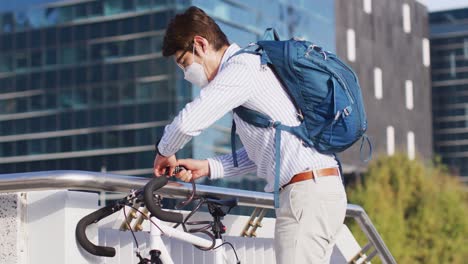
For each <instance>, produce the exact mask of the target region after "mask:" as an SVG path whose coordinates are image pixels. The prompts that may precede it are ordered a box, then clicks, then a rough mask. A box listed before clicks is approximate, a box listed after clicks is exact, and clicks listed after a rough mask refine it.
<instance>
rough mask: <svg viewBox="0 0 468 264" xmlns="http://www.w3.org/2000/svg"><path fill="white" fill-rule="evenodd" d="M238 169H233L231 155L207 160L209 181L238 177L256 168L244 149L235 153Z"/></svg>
mask: <svg viewBox="0 0 468 264" xmlns="http://www.w3.org/2000/svg"><path fill="white" fill-rule="evenodd" d="M236 154H237V162H238V165H239V166H238V167H234V163H233V157H232V155H231V154H228V155H223V156H218V157H215V158H209V159H208V163H209V165H210V179H219V178H223V177H231V176H240V175H245V174H247V173H251V172H255V171H256V170H257V166H256V165H255V163H254V162H253V161H252V160H250V159H249V156H248V155H247V152H246V150H245V148H241V149H239V150H237V151H236Z"/></svg>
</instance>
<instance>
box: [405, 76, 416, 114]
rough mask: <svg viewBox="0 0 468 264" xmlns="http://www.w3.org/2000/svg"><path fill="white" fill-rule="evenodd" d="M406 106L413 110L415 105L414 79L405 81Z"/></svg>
mask: <svg viewBox="0 0 468 264" xmlns="http://www.w3.org/2000/svg"><path fill="white" fill-rule="evenodd" d="M405 94H406V108H407V109H408V110H412V109H413V107H414V103H413V102H414V101H413V81H411V80H406V81H405Z"/></svg>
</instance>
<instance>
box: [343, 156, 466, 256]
mask: <svg viewBox="0 0 468 264" xmlns="http://www.w3.org/2000/svg"><path fill="white" fill-rule="evenodd" d="M463 188H466V187H464V186H463V184H461V183H460V182H459V181H458V180H457V179H456V177H454V176H451V175H450V174H449V173H448V170H447V169H446V168H445V167H444V166H443V165H441V164H440V162H434V163H433V164H431V165H427V164H424V163H423V162H422V161H420V160H414V161H411V160H409V159H408V158H407V157H406V155H395V156H393V157H381V158H378V159H377V160H375V161H374V162H373V163H371V164H370V166H369V169H368V171H367V172H366V173H365V174H364V175H363V181H362V183H357V184H354V185H352V186H348V190H347V191H348V199H349V202H350V203H354V204H358V205H360V206H362V207H363V208H364V209H365V210H366V212H367V214H368V215H369V217H370V218H371V220H372V222H373V223H374V225H375V226H376V228H377V230H378V231H379V233H380V234H381V236H382V238H383V240H384V241H385V243H386V245H387V246H388V248H389V249H390V252H392V254H393V256H394V257H395V259H396V260H397V262H398V263H467V262H468V195H467V192H466V190H463ZM347 224H348V225H349V226H350V228H351V231H352V232H353V234H355V237H356V239H357V240H358V242H359V243H360V244H361V245H364V244H365V243H367V239H366V238H365V236H364V234H363V233H362V232H360V231H359V227H358V226H357V224H356V223H355V222H354V221H353V220H348V221H347ZM373 262H376V261H375V260H374V261H373Z"/></svg>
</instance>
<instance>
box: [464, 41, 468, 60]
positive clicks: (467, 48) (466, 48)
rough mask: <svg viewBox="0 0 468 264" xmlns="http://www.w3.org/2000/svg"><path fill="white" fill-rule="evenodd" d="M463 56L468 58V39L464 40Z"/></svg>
mask: <svg viewBox="0 0 468 264" xmlns="http://www.w3.org/2000/svg"><path fill="white" fill-rule="evenodd" d="M463 57H465V59H468V39H464V40H463Z"/></svg>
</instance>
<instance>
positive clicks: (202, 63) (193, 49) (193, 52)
mask: <svg viewBox="0 0 468 264" xmlns="http://www.w3.org/2000/svg"><path fill="white" fill-rule="evenodd" d="M192 55H193V62H195V41H193V48H192ZM200 65H201V66H202V67H203V71H204V72H205V75H206V76H208V73H207V72H206V69H205V58H202V62H201V64H200ZM207 78H208V77H207Z"/></svg>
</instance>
